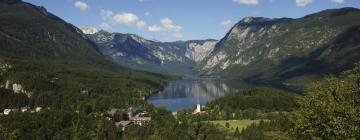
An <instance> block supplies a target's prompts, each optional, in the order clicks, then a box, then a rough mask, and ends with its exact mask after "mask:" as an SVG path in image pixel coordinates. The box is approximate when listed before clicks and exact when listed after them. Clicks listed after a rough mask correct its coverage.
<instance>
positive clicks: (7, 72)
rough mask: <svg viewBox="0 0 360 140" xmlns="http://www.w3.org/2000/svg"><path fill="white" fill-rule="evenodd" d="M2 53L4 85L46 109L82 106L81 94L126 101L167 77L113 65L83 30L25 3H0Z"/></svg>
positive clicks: (0, 78)
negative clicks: (120, 98)
mask: <svg viewBox="0 0 360 140" xmlns="http://www.w3.org/2000/svg"><path fill="white" fill-rule="evenodd" d="M0 50H1V51H0V87H1V88H6V89H12V90H14V92H24V93H26V94H27V95H28V96H29V97H30V96H32V95H33V94H32V93H34V95H33V96H35V97H34V99H32V100H33V102H32V103H33V104H40V105H43V106H51V105H55V106H56V107H59V106H60V107H63V106H67V105H65V102H68V101H69V102H70V103H68V105H74V104H79V105H81V104H80V103H79V102H80V100H78V99H79V98H80V97H79V96H81V95H80V91H87V92H92V94H94V96H95V95H96V96H97V97H99V96H101V97H103V96H110V95H111V96H113V95H114V94H118V95H122V97H123V98H124V100H125V99H126V100H128V98H130V97H129V96H130V95H129V94H133V93H134V92H135V93H136V92H140V91H141V92H143V93H146V94H150V93H151V92H152V91H153V90H158V89H160V88H161V87H162V86H164V85H165V84H166V81H167V78H168V77H167V76H163V75H159V74H154V73H149V72H143V71H136V70H132V69H129V68H125V67H121V66H119V65H117V64H115V63H113V62H112V61H111V60H109V59H108V58H106V56H104V55H103V54H102V52H101V51H100V49H99V48H98V47H97V46H96V45H95V44H94V43H93V42H92V41H90V40H88V39H87V37H86V36H85V34H83V33H82V31H81V30H80V29H78V28H77V27H75V26H73V25H71V24H69V23H67V22H65V21H64V20H62V19H60V18H59V17H57V16H55V15H53V14H51V13H49V12H48V11H47V10H46V9H45V8H44V7H39V6H35V5H32V4H29V3H25V2H22V1H21V0H0ZM87 92H86V93H87ZM144 95H145V94H143V95H142V96H144ZM65 98H66V99H65ZM81 98H82V97H81ZM111 98H112V97H111ZM75 99H76V100H77V101H74V100H75ZM87 99H89V98H87V97H86V99H84V100H87ZM114 99H115V98H114ZM55 100H58V102H55ZM89 100H90V99H89ZM53 101H54V102H53ZM72 101H74V102H72Z"/></svg>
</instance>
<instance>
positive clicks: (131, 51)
mask: <svg viewBox="0 0 360 140" xmlns="http://www.w3.org/2000/svg"><path fill="white" fill-rule="evenodd" d="M87 36H88V37H89V38H90V40H92V41H93V42H95V43H96V44H97V45H98V46H99V48H100V50H101V51H102V52H103V54H105V55H107V56H109V57H111V58H112V59H113V60H115V61H116V62H118V63H120V64H122V65H125V66H129V67H132V68H138V69H143V70H150V71H155V72H172V73H177V72H181V73H183V72H190V71H191V70H192V69H193V68H194V67H195V66H196V64H197V62H199V61H202V60H203V59H204V58H205V57H206V56H207V55H208V54H209V53H210V52H211V51H212V50H213V49H214V47H215V44H216V42H217V41H216V40H191V41H177V42H158V41H153V40H148V39H145V38H143V37H140V36H137V35H134V34H121V33H109V32H106V31H99V32H97V33H95V34H88V35H87Z"/></svg>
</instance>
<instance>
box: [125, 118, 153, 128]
mask: <svg viewBox="0 0 360 140" xmlns="http://www.w3.org/2000/svg"><path fill="white" fill-rule="evenodd" d="M130 121H131V122H133V123H134V124H136V125H140V126H142V125H146V124H148V123H150V121H151V117H140V116H135V117H131V118H130Z"/></svg>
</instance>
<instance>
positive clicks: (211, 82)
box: [148, 76, 251, 112]
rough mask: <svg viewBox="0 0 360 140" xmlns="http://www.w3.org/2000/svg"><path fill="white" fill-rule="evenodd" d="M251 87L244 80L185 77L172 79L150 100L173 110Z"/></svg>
mask: <svg viewBox="0 0 360 140" xmlns="http://www.w3.org/2000/svg"><path fill="white" fill-rule="evenodd" d="M249 87H251V86H250V85H248V84H245V83H244V82H234V81H228V80H225V79H221V78H216V77H193V76H192V77H185V78H183V79H181V80H175V81H171V82H170V84H169V85H168V86H167V87H166V88H165V89H164V90H163V91H161V92H159V93H157V94H154V95H152V96H150V98H149V99H148V101H149V102H150V103H152V104H154V105H155V106H157V107H165V108H167V109H168V110H170V111H172V112H176V111H178V110H179V109H182V108H185V109H188V108H194V106H196V104H198V103H200V104H201V105H204V104H206V103H207V102H209V101H212V100H215V99H217V98H219V97H222V96H225V95H227V94H230V93H233V92H235V91H237V90H241V89H245V88H249Z"/></svg>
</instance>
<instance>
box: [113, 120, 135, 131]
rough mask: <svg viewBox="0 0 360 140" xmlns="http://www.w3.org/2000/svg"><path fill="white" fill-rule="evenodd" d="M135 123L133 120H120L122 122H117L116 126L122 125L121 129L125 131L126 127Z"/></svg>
mask: <svg viewBox="0 0 360 140" xmlns="http://www.w3.org/2000/svg"><path fill="white" fill-rule="evenodd" d="M132 124H133V122H131V121H120V122H115V126H116V127H120V126H121V127H122V128H121V130H122V131H125V129H126V128H127V127H129V126H131V125H132Z"/></svg>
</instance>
